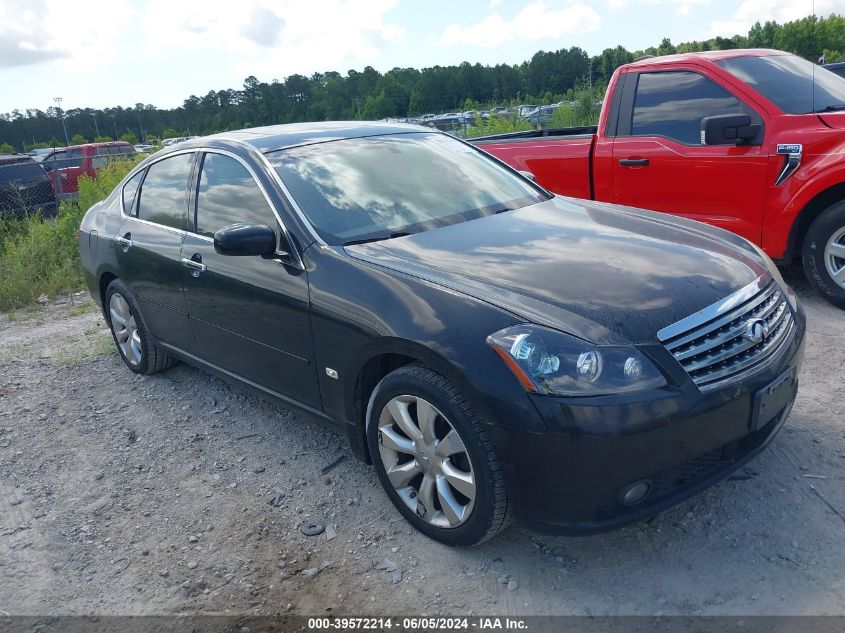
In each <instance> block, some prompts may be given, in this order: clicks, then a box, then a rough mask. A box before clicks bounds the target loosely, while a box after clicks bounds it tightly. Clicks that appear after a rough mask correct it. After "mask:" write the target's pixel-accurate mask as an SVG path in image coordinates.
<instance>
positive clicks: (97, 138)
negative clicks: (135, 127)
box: [94, 134, 114, 143]
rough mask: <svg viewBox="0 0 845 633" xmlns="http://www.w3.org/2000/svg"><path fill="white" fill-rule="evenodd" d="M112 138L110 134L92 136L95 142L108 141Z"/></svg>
mask: <svg viewBox="0 0 845 633" xmlns="http://www.w3.org/2000/svg"><path fill="white" fill-rule="evenodd" d="M113 140H114V139H113V138H112V137H111V136H105V135H102V134H101V135H100V136H97V137H95V138H94V142H95V143H108V142H109V141H113Z"/></svg>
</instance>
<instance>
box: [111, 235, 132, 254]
mask: <svg viewBox="0 0 845 633" xmlns="http://www.w3.org/2000/svg"><path fill="white" fill-rule="evenodd" d="M114 241H115V242H117V243H118V244H120V248H121V250H123V252H124V253H127V252H129V249H130V248H132V234H131V233H127V234H126V235H124V236H123V237H116V238H114Z"/></svg>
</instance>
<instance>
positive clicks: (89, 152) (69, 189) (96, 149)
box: [43, 141, 135, 199]
mask: <svg viewBox="0 0 845 633" xmlns="http://www.w3.org/2000/svg"><path fill="white" fill-rule="evenodd" d="M134 155H135V149H134V148H133V147H132V146H131V145H130V144H129V143H127V142H126V141H113V142H108V143H86V144H85V145H71V146H69V147H62V148H59V149H56V150H54V151H53V152H51V153H50V154H48V155H47V157H46V158H45V159H44V161H43V165H44V169H45V170H46V171H47V172H53V171H56V170H57V171H58V172H59V178H58V179H56V178H55V176H53V177H52V178H51V180H52V181H53V187H54V189H55V191H56V194H57V196H58V197H59V199H62V198H65V197H76V196H77V195H78V194H79V184H78V179H79V177H80V176H82V175H83V174H85V175H87V176H91V177H92V178H93V177H94V175H95V174H96V170H97V169H99V168H100V167H103V166H104V165H105V164H106V163H107V162H108V161H109V159H110V158H111V159H113V158H131V157H132V156H134Z"/></svg>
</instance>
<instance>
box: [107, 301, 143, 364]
mask: <svg viewBox="0 0 845 633" xmlns="http://www.w3.org/2000/svg"><path fill="white" fill-rule="evenodd" d="M109 315H110V317H111V318H110V321H111V328H112V332H114V338H115V340H116V341H117V347H118V349H120V353H121V354H123V357H124V358H125V359H126V361H127V362H128V363H129V364H130V365H138V364H139V363H140V362H141V335H140V334H139V333H138V324H137V322H136V321H135V315H133V314H132V309H131V308H130V307H129V304H128V303H127V302H126V299H124V298H123V297H122V296H121V295H120V294H118V293H114V294H113V295H112V296H111V299H110V300H109Z"/></svg>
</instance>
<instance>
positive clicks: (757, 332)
mask: <svg viewBox="0 0 845 633" xmlns="http://www.w3.org/2000/svg"><path fill="white" fill-rule="evenodd" d="M768 335H769V324H768V323H766V321H765V320H763V319H751V320H750V321H748V323H746V324H745V338H747V339H748V340H749V341H751V342H752V343H754V344H755V345H756V344H757V343H762V342H763V341H764V340H766V337H767V336H768Z"/></svg>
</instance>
